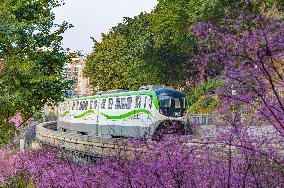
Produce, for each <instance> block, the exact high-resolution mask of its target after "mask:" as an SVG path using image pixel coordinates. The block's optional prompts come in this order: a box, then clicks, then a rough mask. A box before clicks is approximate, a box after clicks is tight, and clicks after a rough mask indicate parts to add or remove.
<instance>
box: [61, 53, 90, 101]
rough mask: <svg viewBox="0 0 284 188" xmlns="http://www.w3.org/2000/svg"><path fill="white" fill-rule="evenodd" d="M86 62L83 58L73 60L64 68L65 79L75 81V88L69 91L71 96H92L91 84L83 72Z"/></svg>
mask: <svg viewBox="0 0 284 188" xmlns="http://www.w3.org/2000/svg"><path fill="white" fill-rule="evenodd" d="M85 65H86V61H85V60H84V58H83V57H78V58H73V59H72V61H71V63H67V64H65V66H64V74H63V76H64V78H65V79H66V80H73V87H72V89H71V90H69V91H67V94H68V95H69V96H71V97H72V96H86V95H92V87H91V86H90V84H89V79H88V78H86V77H84V74H83V70H84V67H85Z"/></svg>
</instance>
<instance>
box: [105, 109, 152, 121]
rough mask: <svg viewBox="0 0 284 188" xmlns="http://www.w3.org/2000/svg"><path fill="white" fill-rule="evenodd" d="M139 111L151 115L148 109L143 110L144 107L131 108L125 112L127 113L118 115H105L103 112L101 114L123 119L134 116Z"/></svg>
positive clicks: (109, 117) (110, 117)
mask: <svg viewBox="0 0 284 188" xmlns="http://www.w3.org/2000/svg"><path fill="white" fill-rule="evenodd" d="M139 113H145V114H148V115H150V116H152V114H151V112H149V111H148V110H145V109H139V110H132V111H130V112H127V113H125V114H122V115H119V116H111V115H107V114H104V113H101V114H102V115H103V116H105V117H106V118H108V119H125V118H129V117H131V116H134V115H136V114H139Z"/></svg>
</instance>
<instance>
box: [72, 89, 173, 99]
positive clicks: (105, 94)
mask: <svg viewBox="0 0 284 188" xmlns="http://www.w3.org/2000/svg"><path fill="white" fill-rule="evenodd" d="M161 91H176V90H174V88H173V87H171V86H142V87H140V89H139V90H138V91H129V90H121V89H118V90H108V91H99V92H97V93H96V94H95V95H92V96H86V97H76V98H71V99H67V101H77V100H88V99H94V98H104V97H118V96H131V95H151V96H156V93H160V92H161Z"/></svg>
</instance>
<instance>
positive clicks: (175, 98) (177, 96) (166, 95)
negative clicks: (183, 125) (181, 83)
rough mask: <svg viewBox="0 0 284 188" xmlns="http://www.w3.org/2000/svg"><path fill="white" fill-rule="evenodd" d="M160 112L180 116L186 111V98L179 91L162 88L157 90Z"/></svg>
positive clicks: (170, 115)
mask: <svg viewBox="0 0 284 188" xmlns="http://www.w3.org/2000/svg"><path fill="white" fill-rule="evenodd" d="M157 95H158V99H159V105H160V113H161V114H163V115H165V116H169V117H182V116H184V115H185V113H186V99H185V95H184V94H183V93H181V92H178V91H174V90H164V91H160V92H157Z"/></svg>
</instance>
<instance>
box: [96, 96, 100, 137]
mask: <svg viewBox="0 0 284 188" xmlns="http://www.w3.org/2000/svg"><path fill="white" fill-rule="evenodd" d="M100 104H101V100H100V99H99V98H98V99H96V115H97V118H96V135H97V136H99V123H100V121H99V115H100V106H101V105H100Z"/></svg>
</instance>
